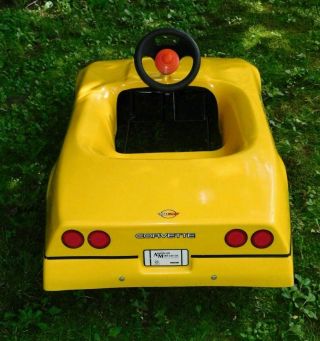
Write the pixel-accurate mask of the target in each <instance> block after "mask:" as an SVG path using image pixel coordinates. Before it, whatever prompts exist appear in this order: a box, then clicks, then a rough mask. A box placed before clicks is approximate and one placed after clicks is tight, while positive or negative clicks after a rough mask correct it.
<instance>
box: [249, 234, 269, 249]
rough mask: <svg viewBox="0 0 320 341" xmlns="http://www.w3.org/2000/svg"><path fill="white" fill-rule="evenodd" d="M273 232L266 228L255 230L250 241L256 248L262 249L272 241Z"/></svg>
mask: <svg viewBox="0 0 320 341" xmlns="http://www.w3.org/2000/svg"><path fill="white" fill-rule="evenodd" d="M273 239H274V238H273V234H272V233H271V232H270V231H268V230H259V231H256V232H255V233H254V234H253V235H252V237H251V243H252V245H253V246H255V247H257V248H258V249H264V248H266V247H268V246H270V245H271V244H272V243H273Z"/></svg>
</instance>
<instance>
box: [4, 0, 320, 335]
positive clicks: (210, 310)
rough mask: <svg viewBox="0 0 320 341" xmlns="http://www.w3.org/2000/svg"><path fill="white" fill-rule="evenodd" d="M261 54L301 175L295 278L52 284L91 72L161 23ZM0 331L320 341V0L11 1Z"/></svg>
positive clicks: (215, 49)
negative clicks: (51, 264)
mask: <svg viewBox="0 0 320 341" xmlns="http://www.w3.org/2000/svg"><path fill="white" fill-rule="evenodd" d="M166 26H171V27H177V28H181V29H183V30H186V31H187V32H189V33H191V34H192V35H193V36H194V38H195V39H196V40H197V41H198V43H199V46H200V49H201V53H202V55H208V56H219V57H241V58H244V59H246V60H248V61H250V62H251V63H253V64H255V65H256V66H257V67H258V68H259V70H260V72H261V76H262V80H263V99H264V103H265V106H266V111H267V113H268V118H269V122H270V125H271V128H272V130H273V134H274V138H275V142H276V145H277V147H278V150H279V152H280V154H281V155H282V157H283V159H284V162H285V164H286V167H287V171H288V177H289V183H290V204H291V215H292V229H293V243H294V261H295V273H296V286H295V287H293V288H291V289H251V288H165V289H125V290H123V289H111V290H94V291H75V292H62V293H59V292H57V293H46V292H44V291H43V290H42V251H43V239H44V238H43V237H44V226H45V200H44V198H45V191H46V185H47V181H48V175H49V172H50V168H51V167H52V166H53V164H54V162H55V160H56V158H57V156H58V153H59V149H60V147H61V144H62V142H63V137H64V134H65V132H66V129H67V125H68V121H69V118H70V114H71V111H72V103H73V95H74V83H75V77H76V75H77V72H78V71H79V70H80V69H81V68H82V67H83V66H84V65H85V64H87V63H88V62H90V61H93V60H102V59H119V58H126V57H131V56H132V54H133V51H134V48H135V45H136V43H137V40H138V39H139V37H141V36H143V34H145V33H147V32H148V31H150V30H151V29H154V28H156V27H166ZM0 48H1V53H0V159H1V168H0V218H1V219H0V221H1V224H0V232H1V235H0V257H1V258H0V288H1V293H0V340H19V341H20V340H62V341H67V340H77V341H78V340H79V341H80V340H92V341H99V340H109V339H110V340H112V339H117V340H218V341H220V340H222V341H223V340H230V341H231V340H264V341H268V340H272V341H274V340H276V341H277V340H290V341H291V340H314V341H316V340H320V322H319V319H320V284H319V283H320V247H319V242H320V226H319V220H318V217H319V216H320V210H319V207H320V205H319V184H320V181H319V178H320V168H319V164H320V163H319V153H320V148H319V147H320V143H319V131H320V124H319V117H320V112H319V103H320V92H319V90H320V72H319V70H320V58H319V56H320V4H319V1H318V0H309V1H307V0H269V1H255V0H252V1H251V0H226V1H223V0H208V1H201V0H200V1H196V0H194V1H191V0H173V1H168V0H162V1H160V0H157V1H147V0H137V1H133V0H132V1H116V0H88V1H85V0H73V1H72V0H57V1H54V0H53V1H52V2H51V1H42V0H38V1H32V0H29V1H24V0H12V1H6V0H1V1H0Z"/></svg>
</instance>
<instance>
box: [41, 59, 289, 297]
mask: <svg viewBox="0 0 320 341" xmlns="http://www.w3.org/2000/svg"><path fill="white" fill-rule="evenodd" d="M189 67H190V61H189V60H188V58H184V60H183V61H182V62H181V65H180V68H179V70H178V71H176V72H175V73H174V76H172V77H171V78H170V77H164V78H163V79H162V81H163V82H171V81H172V79H173V78H174V79H175V80H179V79H180V78H183V75H184V74H185V72H186V70H187V69H188V68H189ZM145 68H146V70H148V71H149V72H150V73H151V74H152V73H155V72H156V71H155V69H154V65H153V62H152V60H147V61H145ZM191 85H192V86H194V87H201V88H205V89H207V90H209V91H210V92H211V93H212V94H213V95H214V96H215V98H216V100H217V104H218V109H219V128H220V132H221V135H222V147H221V148H218V149H216V150H213V151H191V152H156V153H120V152H117V151H116V149H115V135H116V131H117V98H118V96H119V94H120V93H121V92H123V91H125V90H128V89H137V88H143V87H145V84H144V83H143V82H142V81H141V80H140V78H139V76H138V75H137V72H136V70H135V67H134V64H133V61H132V60H120V61H103V62H95V63H92V64H90V65H89V66H87V67H86V68H85V69H84V70H82V72H81V73H80V75H79V78H78V82H77V92H76V100H75V106H74V112H73V115H72V118H71V122H70V125H69V128H68V131H67V135H66V138H65V141H64V144H63V148H62V150H61V154H60V156H59V159H58V161H57V163H56V165H55V167H54V168H53V170H52V173H51V176H50V181H49V185H48V191H47V206H48V210H47V226H46V245H45V256H44V289H45V290H70V289H93V288H114V287H159V286H250V287H286V286H292V285H293V259H292V245H291V233H290V215H289V204H288V185H287V178H286V171H285V167H284V165H283V162H282V160H281V159H280V157H279V155H278V153H277V151H276V148H275V145H274V141H273V138H272V135H271V132H270V129H269V126H268V123H267V119H266V115H265V112H264V108H263V104H262V100H261V83H260V76H259V73H258V71H257V69H256V68H255V67H254V66H252V65H251V64H249V63H248V62H246V61H244V60H240V59H219V58H202V59H201V68H200V70H199V73H198V75H197V77H196V78H195V79H194V81H193V82H192V83H191ZM232 229H241V230H243V231H245V233H246V234H247V236H248V240H247V241H246V242H245V244H244V245H243V246H241V247H230V246H229V245H227V243H226V242H225V238H226V234H227V233H228V231H230V230H232ZM261 229H266V230H268V231H270V232H271V233H272V234H273V237H274V240H273V242H272V244H271V245H270V246H269V247H267V248H257V247H255V246H254V245H253V244H252V242H251V239H252V236H253V234H254V233H255V232H256V231H257V230H261ZM67 230H77V231H80V232H81V234H82V235H83V236H84V242H83V245H82V246H81V247H78V248H68V247H66V246H65V245H64V244H63V242H62V239H61V238H62V235H63V233H64V232H65V231H67ZM95 230H99V231H105V232H106V233H108V235H109V236H110V239H111V241H110V244H109V245H108V246H107V247H105V248H102V249H99V248H93V247H91V246H90V245H89V243H88V236H89V234H90V233H91V232H92V231H95ZM157 250H159V251H160V253H161V252H163V251H164V250H165V251H166V252H167V255H168V257H171V256H172V257H178V263H177V266H172V264H170V265H166V263H162V265H163V266H152V265H157V264H152V261H151V260H150V259H149V258H148V257H151V252H153V255H154V253H155V252H156V251H157ZM167 250H169V251H167ZM170 250H173V251H172V254H171V253H170V252H171V251H170ZM179 251H181V256H177V254H176V253H177V252H179ZM166 252H164V254H162V256H163V257H166V255H165V253H166ZM183 253H185V254H183ZM146 257H147V258H148V259H146ZM146 262H149V263H146ZM179 262H180V263H179ZM156 263H157V261H156ZM160 265H161V264H160Z"/></svg>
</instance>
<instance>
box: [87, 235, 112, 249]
mask: <svg viewBox="0 0 320 341" xmlns="http://www.w3.org/2000/svg"><path fill="white" fill-rule="evenodd" d="M110 241H111V240H110V236H109V235H108V233H105V232H103V231H93V232H91V233H90V234H89V236H88V242H89V244H90V245H91V246H92V247H95V248H96V249H103V248H105V247H107V246H108V245H109V244H110Z"/></svg>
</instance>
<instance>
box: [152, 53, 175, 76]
mask: <svg viewBox="0 0 320 341" xmlns="http://www.w3.org/2000/svg"><path fill="white" fill-rule="evenodd" d="M179 61H180V60H179V56H178V54H177V52H176V51H174V50H172V49H162V50H160V51H159V52H158V53H157V55H156V58H155V63H156V67H157V69H158V70H159V71H160V72H161V73H162V74H163V75H170V74H171V73H173V72H175V71H176V70H177V68H178V67H179Z"/></svg>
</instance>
